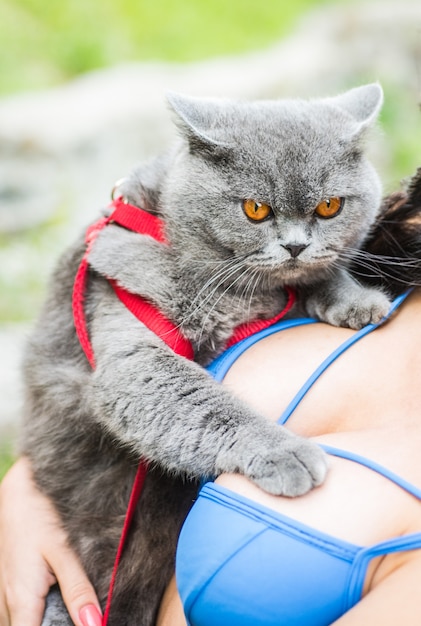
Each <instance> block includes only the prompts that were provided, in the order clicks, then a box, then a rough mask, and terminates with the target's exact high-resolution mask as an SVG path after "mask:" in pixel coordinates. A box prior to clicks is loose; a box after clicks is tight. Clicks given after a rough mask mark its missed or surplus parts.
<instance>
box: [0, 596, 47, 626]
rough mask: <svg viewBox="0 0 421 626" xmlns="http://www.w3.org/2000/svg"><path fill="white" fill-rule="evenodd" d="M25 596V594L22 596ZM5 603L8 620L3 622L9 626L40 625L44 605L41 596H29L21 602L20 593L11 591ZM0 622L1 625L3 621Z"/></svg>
mask: <svg viewBox="0 0 421 626" xmlns="http://www.w3.org/2000/svg"><path fill="white" fill-rule="evenodd" d="M22 593H24V591H23V592H22ZM19 596H20V597H19ZM25 596H27V594H25V595H24V596H23V597H25ZM7 605H8V608H9V621H6V622H5V624H7V625H9V624H10V626H41V622H42V616H43V614H44V606H45V602H44V599H43V598H36V597H34V596H29V597H27V600H26V601H25V602H22V596H21V594H20V593H16V594H15V593H13V594H10V595H9V596H8V598H7ZM0 624H1V626H3V622H0Z"/></svg>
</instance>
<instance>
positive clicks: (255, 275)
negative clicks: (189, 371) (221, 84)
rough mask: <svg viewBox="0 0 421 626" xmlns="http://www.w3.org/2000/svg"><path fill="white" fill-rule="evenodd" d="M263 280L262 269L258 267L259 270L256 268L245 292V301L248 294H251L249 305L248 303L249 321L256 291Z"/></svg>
mask: <svg viewBox="0 0 421 626" xmlns="http://www.w3.org/2000/svg"><path fill="white" fill-rule="evenodd" d="M261 279H262V274H261V271H260V268H258V267H257V268H255V270H254V273H253V275H252V276H251V277H250V280H249V282H248V284H247V288H246V289H245V290H244V292H243V298H244V300H246V297H247V293H248V292H249V293H250V295H249V298H248V301H249V303H248V308H247V319H250V315H251V305H252V302H253V297H254V293H255V291H256V289H257V285H258V284H259V282H260V281H261ZM252 283H253V286H252V287H251V285H252ZM250 287H251V289H250Z"/></svg>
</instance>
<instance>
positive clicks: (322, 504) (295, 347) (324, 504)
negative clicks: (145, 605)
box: [158, 293, 421, 626]
mask: <svg viewBox="0 0 421 626" xmlns="http://www.w3.org/2000/svg"><path fill="white" fill-rule="evenodd" d="M420 317H421V294H420V293H414V294H412V295H411V296H410V298H409V300H408V301H407V302H406V303H405V304H404V305H403V306H402V307H401V309H400V311H399V313H398V314H397V315H396V316H395V318H394V319H393V320H392V321H390V322H389V323H387V324H386V325H385V326H384V327H383V328H381V329H379V330H377V331H376V332H374V333H372V334H370V335H369V336H367V337H366V338H364V339H363V340H362V341H361V342H359V343H358V344H356V345H355V346H353V347H352V348H351V349H350V350H349V351H348V352H346V353H345V354H344V355H342V356H341V357H340V359H339V360H338V361H336V362H335V363H334V364H333V365H332V366H331V367H330V368H329V369H328V370H327V371H326V372H325V373H324V374H323V376H322V378H320V379H319V381H317V383H316V384H315V386H314V387H313V388H312V389H311V390H310V392H309V393H308V395H307V396H306V398H305V399H304V400H303V402H302V403H301V404H300V405H299V407H298V408H297V409H296V411H295V413H294V414H293V416H292V417H291V419H290V420H289V422H288V428H291V430H293V431H294V432H297V433H299V434H301V435H304V436H306V437H312V438H314V440H315V441H319V442H321V443H326V444H330V445H332V446H337V447H340V448H344V449H348V450H351V451H354V452H357V453H360V454H362V455H365V456H367V457H369V458H371V459H373V460H375V461H377V462H378V463H380V464H382V465H384V466H386V467H388V468H389V469H391V470H392V471H394V472H395V473H397V474H399V475H401V476H402V477H404V478H406V479H407V480H408V481H410V482H412V483H413V484H415V485H418V486H421V460H420V456H419V450H420V445H421V420H420V419H419V407H420V406H421V386H420V385H419V372H420V371H421V353H420V351H419V345H420V343H421V326H420V324H419V319H420ZM351 334H352V331H349V330H347V329H342V328H334V327H331V326H327V325H325V324H318V325H312V326H304V327H301V328H296V329H291V330H289V331H286V332H283V333H280V334H278V335H275V336H272V337H271V338H268V339H265V340H263V341H262V342H260V343H259V344H257V345H255V346H254V347H252V348H251V349H250V350H248V351H247V352H246V353H245V354H244V355H243V356H242V357H241V358H240V359H239V360H238V361H237V362H236V363H235V364H234V365H233V367H232V368H231V370H230V371H229V373H228V374H227V376H226V378H225V381H224V384H226V385H228V386H229V387H230V389H231V390H232V392H233V393H235V394H237V395H239V396H241V398H243V399H244V400H246V401H247V402H248V403H249V404H251V405H252V406H254V407H255V408H256V409H258V410H259V411H260V412H261V413H263V414H264V415H266V417H267V418H268V419H271V420H276V419H278V418H279V415H280V413H281V412H282V409H283V407H285V406H286V405H287V404H288V402H289V401H290V400H291V398H292V397H293V395H294V393H295V391H297V390H298V389H299V387H300V386H301V384H302V383H303V382H304V381H305V380H306V378H307V376H308V375H309V374H310V373H311V372H312V371H313V370H314V369H315V367H316V366H317V365H318V364H319V363H320V362H321V361H322V360H323V358H324V357H325V356H327V355H328V354H329V353H330V352H331V351H332V350H333V349H334V348H335V347H337V346H338V345H339V344H340V343H342V341H345V340H346V339H347V338H348V337H349V336H350V335H351ZM329 464H330V471H329V473H328V477H327V480H326V482H325V483H324V484H323V485H322V486H321V487H319V488H317V489H315V490H313V491H312V492H310V493H308V494H306V495H305V496H302V497H299V498H295V499H288V498H283V497H277V496H272V495H269V494H267V493H265V492H263V491H261V490H260V489H259V488H258V487H256V486H255V485H254V484H253V483H251V482H250V481H249V480H247V479H246V478H245V477H243V476H240V475H222V476H220V477H219V478H218V480H217V482H219V483H220V484H221V485H224V486H225V487H227V488H229V489H231V490H233V491H236V492H238V493H240V494H242V495H244V496H246V497H248V498H251V499H253V500H255V501H257V502H260V503H261V504H263V505H265V506H268V507H271V508H272V509H274V510H276V511H279V512H281V513H284V514H286V515H288V516H290V517H292V518H296V519H298V520H300V521H301V522H304V523H305V524H308V525H310V526H313V527H315V528H318V529H319V530H321V531H323V532H326V533H329V534H332V535H334V536H336V537H339V538H341V539H344V540H348V541H351V542H353V543H356V544H359V545H369V544H372V543H375V542H378V541H381V540H384V539H388V538H390V537H393V536H399V535H403V534H407V533H411V532H420V531H421V505H420V503H419V501H418V500H417V499H415V498H414V497H412V496H410V495H409V494H407V493H406V492H404V491H403V490H402V489H400V488H399V487H396V486H395V485H393V484H392V483H390V482H389V481H388V480H386V479H385V478H383V477H381V476H379V475H378V474H376V473H374V472H372V471H370V470H368V469H366V468H364V467H361V466H359V465H356V464H355V463H352V462H350V461H346V460H343V459H339V458H336V457H329ZM356 512H357V514H356ZM420 576H421V550H413V551H408V552H403V553H396V554H389V555H386V556H384V557H379V558H377V559H375V560H373V561H372V562H371V565H370V567H369V569H368V572H367V577H366V581H365V587H364V597H363V599H362V600H361V601H360V602H359V603H358V604H357V605H356V606H355V607H354V608H353V609H351V610H350V611H349V612H348V613H346V614H345V615H344V616H343V617H341V618H340V619H339V620H337V621H336V622H335V626H360V625H361V624H374V623H376V624H377V623H379V624H380V623H381V624H382V625H386V626H387V625H390V626H392V625H394V626H395V625H396V624H397V623H404V624H405V626H412V625H413V626H416V625H418V624H419V623H421V599H420V597H419V594H418V593H417V592H416V590H415V586H416V581H417V580H419V579H420ZM158 626H186V621H185V619H184V616H183V612H182V607H181V602H180V599H179V597H178V595H177V591H176V586H175V583H174V581H172V583H171V585H170V586H169V588H168V590H167V593H166V596H165V598H164V601H163V603H162V608H161V613H160V616H159V620H158Z"/></svg>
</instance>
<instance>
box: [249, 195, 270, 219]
mask: <svg viewBox="0 0 421 626" xmlns="http://www.w3.org/2000/svg"><path fill="white" fill-rule="evenodd" d="M243 211H244V213H245V214H246V215H247V217H248V218H249V219H251V220H253V222H263V220H265V219H266V218H267V217H269V216H270V215H272V208H271V207H270V206H269V205H268V204H265V203H264V202H256V200H243Z"/></svg>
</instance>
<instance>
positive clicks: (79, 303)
mask: <svg viewBox="0 0 421 626" xmlns="http://www.w3.org/2000/svg"><path fill="white" fill-rule="evenodd" d="M111 206H112V207H113V211H112V213H111V214H110V215H109V216H108V217H103V218H101V219H99V220H98V221H97V222H95V223H94V224H93V225H92V226H90V227H89V228H88V230H87V232H86V238H85V241H86V244H87V245H86V251H85V254H84V255H83V258H82V261H81V263H80V265H79V268H78V271H77V273H76V277H75V282H74V287H73V297H72V306H73V317H74V323H75V329H76V334H77V336H78V338H79V341H80V344H81V347H82V349H83V351H84V353H85V355H86V358H87V359H88V361H89V363H90V365H91V367H92V369H95V357H94V352H93V349H92V344H91V342H90V339H89V334H88V327H87V321H86V316H85V309H84V300H85V291H86V287H87V279H88V270H89V258H88V257H89V253H90V251H91V249H92V246H93V244H94V241H95V239H96V238H97V236H98V235H99V233H100V232H101V230H102V229H103V228H105V226H107V224H110V223H114V224H118V225H119V226H122V227H124V228H127V229H128V230H131V231H134V232H136V233H139V234H142V235H149V236H151V237H153V238H154V239H155V240H156V241H159V242H160V243H162V244H165V245H166V244H168V242H167V240H166V238H165V234H164V224H163V222H162V220H160V218H158V217H156V216H154V215H151V214H150V213H148V212H147V211H144V210H143V209H140V208H138V207H135V206H133V205H130V204H126V203H125V202H123V201H122V200H121V199H120V198H119V199H117V200H114V201H113V203H112V205H111ZM110 284H111V285H112V287H113V289H114V291H115V293H116V295H117V297H118V298H119V299H120V301H121V302H122V303H123V304H124V305H125V306H126V307H127V308H128V309H129V311H131V313H133V315H134V316H135V317H136V318H137V319H139V320H140V321H141V322H142V323H143V324H145V326H146V327H147V328H149V329H150V330H152V331H153V332H154V333H155V334H156V335H157V336H158V337H160V338H161V339H162V340H163V341H164V342H165V343H166V344H167V345H169V346H170V348H171V349H172V350H173V351H174V352H175V353H176V354H178V355H180V356H184V357H185V358H187V359H191V360H192V359H193V358H194V351H193V346H192V344H191V342H190V341H189V340H188V339H186V338H185V337H184V336H183V335H182V333H181V332H180V329H179V328H178V327H177V326H175V325H174V324H173V323H172V322H170V320H168V319H167V318H166V317H165V316H164V315H162V313H161V312H160V311H158V309H157V308H156V307H155V306H154V305H153V304H151V303H150V302H148V301H147V300H145V298H142V297H141V296H139V295H136V294H133V293H130V292H128V291H126V290H125V289H124V288H123V287H120V286H119V285H118V284H117V282H116V281H114V280H110ZM286 291H287V294H288V301H287V303H286V305H285V307H284V308H283V309H282V311H281V312H280V313H278V314H277V315H276V316H275V317H273V318H271V319H269V320H256V321H254V322H250V323H246V324H240V326H238V327H237V328H236V329H235V331H234V333H233V335H232V337H231V338H230V340H229V342H228V344H227V347H228V346H230V345H233V344H235V343H237V342H238V341H241V340H242V339H245V338H246V337H249V336H250V335H252V334H254V333H256V332H258V331H259V330H262V329H264V328H267V327H268V326H271V325H272V324H274V323H275V322H277V321H279V320H280V319H281V318H282V317H284V315H285V314H286V313H287V312H288V311H289V310H290V309H291V308H292V306H293V304H294V302H295V292H294V291H293V289H291V288H289V287H287V288H286ZM147 470H148V466H147V463H146V462H145V461H143V460H141V461H140V463H139V467H138V469H137V472H136V476H135V479H134V483H133V487H132V491H131V494H130V500H129V504H128V507H127V512H126V517H125V520H124V526H123V529H122V533H121V536H120V542H119V545H118V549H117V553H116V558H115V561H114V567H113V571H112V575H111V581H110V587H109V590H108V597H107V604H106V607H105V611H104V617H103V621H102V624H103V626H106V625H107V622H108V616H109V612H110V608H111V600H112V595H113V590H114V585H115V580H116V576H117V570H118V566H119V563H120V560H121V556H122V554H123V549H124V545H125V543H126V539H127V535H128V532H129V529H130V524H131V521H132V519H133V515H134V512H135V510H136V505H137V502H138V500H139V497H140V494H141V492H142V489H143V484H144V482H145V478H146V474H147Z"/></svg>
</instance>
